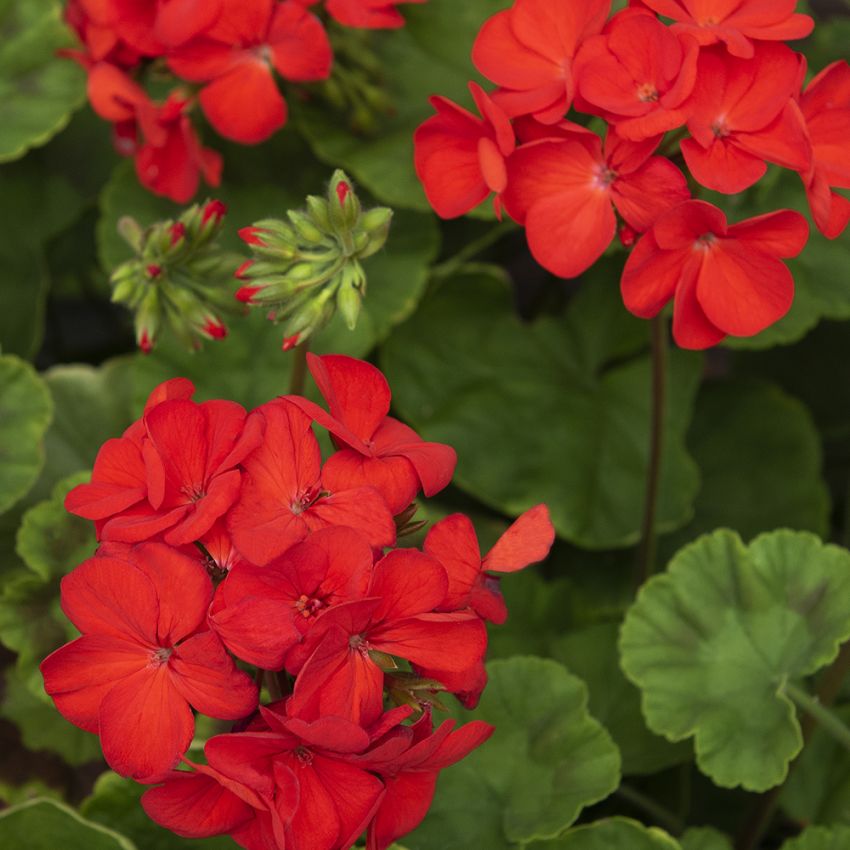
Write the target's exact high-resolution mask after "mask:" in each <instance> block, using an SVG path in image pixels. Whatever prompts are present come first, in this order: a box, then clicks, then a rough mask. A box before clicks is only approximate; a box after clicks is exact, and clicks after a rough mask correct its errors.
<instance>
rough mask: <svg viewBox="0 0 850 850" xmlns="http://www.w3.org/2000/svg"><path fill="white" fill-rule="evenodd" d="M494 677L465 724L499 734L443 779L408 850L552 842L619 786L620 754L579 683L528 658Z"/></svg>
mask: <svg viewBox="0 0 850 850" xmlns="http://www.w3.org/2000/svg"><path fill="white" fill-rule="evenodd" d="M487 671H488V674H489V677H490V681H489V684H488V686H487V689H486V690H485V691H484V696H483V697H482V699H481V703H480V705H479V706H478V708H477V709H476V710H475V711H474V712H471V713H467V712H460V713H459V715H458V716H459V717H461V718H462V719H464V720H466V719H470V718H475V719H480V720H485V721H487V722H488V723H492V724H493V725H494V726H495V727H496V731H495V732H494V733H493V737H492V738H491V739H490V740H489V741H488V742H487V743H486V744H484V745H482V746H481V747H479V748H478V749H477V750H475V751H474V752H473V753H472V754H471V755H469V756H468V757H467V758H466V759H465V760H464V762H463V765H462V767H461V768H458V769H457V770H450V771H447V772H446V773H445V774H444V776H443V778H442V779H441V780H440V784H439V785H438V787H437V797H436V801H435V804H434V808H433V809H432V811H431V812H430V814H429V815H428V816H427V817H426V819H425V821H424V822H423V824H422V826H421V827H420V828H419V829H418V830H417V831H416V832H414V833H413V835H411V836H409V837H408V838H407V839H406V842H407V844H408V846H409V847H410V848H411V850H429V848H432V847H443V848H446V850H448V848H450V847H457V848H460V847H468V848H475V850H478V848H481V850H483V848H485V847H501V846H504V844H505V843H506V842H507V843H526V842H529V841H533V840H538V839H548V838H554V837H555V836H557V835H558V834H559V833H560V832H561V831H562V830H564V829H565V828H566V827H568V826H569V825H570V824H572V823H573V822H574V821H575V820H576V818H577V817H578V815H579V813H580V812H581V810H582V809H583V808H585V807H586V806H589V805H591V804H592V803H595V802H598V801H599V800H602V799H604V798H605V797H607V796H608V795H609V794H610V793H611V792H612V791H613V790H614V789H615V788H616V787H617V785H618V784H619V781H620V755H619V753H618V751H617V747H616V746H615V744H614V743H613V741H612V740H611V738H610V736H609V735H608V733H607V732H606V731H605V729H604V728H603V727H602V726H601V725H600V724H599V723H598V722H597V721H596V720H594V719H593V717H591V716H590V715H589V714H588V711H587V689H586V688H585V686H584V684H583V683H582V682H581V681H580V680H579V679H577V678H576V677H575V676H571V675H570V674H569V673H567V671H566V670H565V669H564V668H563V667H562V666H561V665H560V664H558V663H556V662H555V661H549V660H544V659H542V658H533V657H530V656H526V657H516V658H511V659H507V660H503V661H493V662H491V663H490V664H488V666H487ZM470 774H472V775H473V776H475V777H477V778H475V779H472V780H469V779H468V778H467V777H469V775H470ZM449 777H451V778H449ZM461 782H462V783H463V785H462V786H461ZM500 835H501V838H500V837H499V836H500Z"/></svg>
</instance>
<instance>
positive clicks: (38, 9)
mask: <svg viewBox="0 0 850 850" xmlns="http://www.w3.org/2000/svg"><path fill="white" fill-rule="evenodd" d="M0 32H2V33H3V38H2V40H0V114H2V115H3V121H2V123H0V162H6V161H8V160H11V159H17V158H18V157H20V156H23V154H24V153H25V152H26V151H27V149H28V148H31V147H36V146H38V145H43V144H44V143H45V142H47V140H48V139H50V137H51V136H53V135H54V134H56V133H58V132H59V131H60V130H61V129H62V128H63V127H64V126H65V125H66V124H67V123H68V120H69V119H70V117H71V113H72V112H73V111H74V110H75V109H76V108H77V107H78V106H80V105H81V104H82V102H83V99H84V98H85V78H86V75H85V72H84V71H83V69H82V68H80V67H79V66H78V65H77V64H76V63H75V62H72V61H70V60H69V59H63V58H61V57H59V56H57V55H56V51H57V50H58V49H59V48H60V47H67V46H69V45H70V44H71V43H72V39H71V36H70V32H69V30H68V28H67V27H66V26H65V24H64V23H63V22H62V19H61V7H60V4H59V3H57V2H55V0H27V2H26V3H20V2H15V0H4V2H2V3H0Z"/></svg>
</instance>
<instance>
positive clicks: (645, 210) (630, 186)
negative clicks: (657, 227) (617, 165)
mask: <svg viewBox="0 0 850 850" xmlns="http://www.w3.org/2000/svg"><path fill="white" fill-rule="evenodd" d="M690 197H691V193H690V190H689V189H688V181H687V178H686V177H685V175H684V174H682V172H681V171H680V170H679V169H678V168H677V167H676V166H675V165H673V163H672V162H670V160H668V159H664V157H660V156H654V157H651V158H650V159H648V160H647V161H646V162H645V163H644V165H642V166H641V167H640V168H638V169H637V170H636V171H633V172H631V173H629V174H624V175H622V176H620V177H619V178H618V179H617V180H615V181H614V183H613V184H612V186H611V200H612V201H613V203H614V206H615V208H616V209H617V212H618V213H620V215H621V216H622V217H623V219H624V220H625V221H626V222H627V223H628V224H630V225H631V226H632V227H633V228H634V229H635V230H637V231H639V232H643V231H645V230H648V229H649V228H650V227H651V226H652V225H653V224H654V223H655V222H656V221H657V219H658V218H659V216H661V214H662V213H665V212H666V211H667V210H669V209H672V208H673V207H675V206H678V205H679V204H681V203H684V202H685V201H687V200H689V199H690Z"/></svg>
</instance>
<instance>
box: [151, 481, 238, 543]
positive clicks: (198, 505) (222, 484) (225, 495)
mask: <svg viewBox="0 0 850 850" xmlns="http://www.w3.org/2000/svg"><path fill="white" fill-rule="evenodd" d="M241 487H242V475H241V473H240V472H239V470H238V469H231V470H230V471H229V472H224V473H222V474H221V475H216V476H215V478H213V479H212V481H211V482H210V483H209V485H208V487H207V492H206V494H205V495H204V496H203V497H202V498H200V499H198V500H197V501H196V502H194V504H192V505H191V506H190V509H189V510H188V511H187V513H186V515H185V517H184V518H183V519H182V520H181V521H180V522H178V523H177V525H175V526H174V527H173V528H172V529H171V530H170V531H167V532H166V533H165V536H164V539H165V542H166V543H169V544H171V545H172V546H184V545H185V544H187V543H194V542H195V541H196V540H200V539H201V537H203V536H204V535H205V534H206V533H207V532H208V531H209V530H210V529H211V528H212V527H213V525H215V523H216V521H217V520H218V519H219V518H220V517H222V516H224V514H225V513H227V511H228V510H229V509H230V506H231V505H232V504H233V503H234V502H235V501H236V499H237V498H238V497H239V493H240V490H241Z"/></svg>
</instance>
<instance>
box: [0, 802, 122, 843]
mask: <svg viewBox="0 0 850 850" xmlns="http://www.w3.org/2000/svg"><path fill="white" fill-rule="evenodd" d="M0 846H2V847H8V848H9V849H10V850H12V848H21V850H24V848H25V849H26V850H56V848H57V847H61V848H62V850H136V846H135V845H134V844H133V842H132V841H130V840H129V839H128V838H125V837H124V836H123V835H120V834H119V833H117V832H113V830H111V829H107V828H106V827H105V826H101V825H100V824H97V823H92V822H91V821H87V820H86V819H85V818H83V817H82V816H81V815H79V814H78V813H77V812H75V811H74V810H73V809H72V808H70V806H66V805H65V804H64V803H59V802H57V801H56V800H49V799H41V798H38V799H35V800H28V801H26V802H25V803H20V804H18V805H17V806H12V808H10V809H5V810H4V811H2V812H0Z"/></svg>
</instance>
